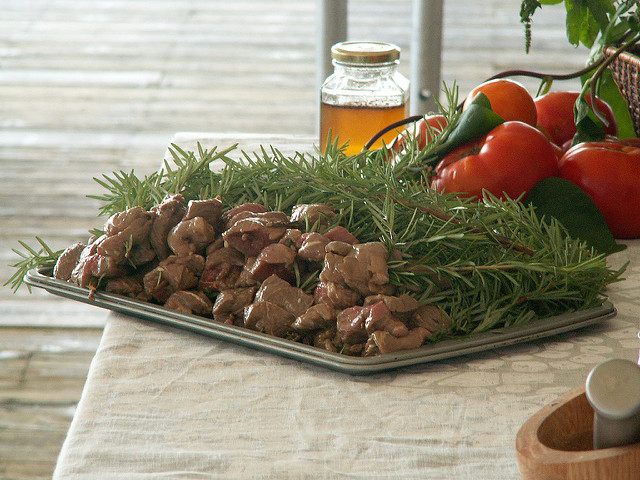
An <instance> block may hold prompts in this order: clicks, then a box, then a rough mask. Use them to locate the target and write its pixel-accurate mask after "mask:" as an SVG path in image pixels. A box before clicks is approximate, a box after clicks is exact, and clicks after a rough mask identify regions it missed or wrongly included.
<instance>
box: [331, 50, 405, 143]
mask: <svg viewBox="0 0 640 480" xmlns="http://www.w3.org/2000/svg"><path fill="white" fill-rule="evenodd" d="M331 56H332V57H333V67H334V72H333V74H332V75H330V76H329V77H328V78H327V79H326V80H325V82H324V83H323V85H322V88H321V89H320V148H321V151H322V152H324V151H325V148H326V144H327V138H328V135H329V132H331V138H332V142H333V141H335V139H336V137H337V138H338V145H340V146H342V145H343V144H344V143H346V142H347V141H348V142H349V145H348V146H347V149H346V153H347V155H353V154H355V153H359V152H360V151H361V150H362V147H363V146H364V145H365V144H366V143H367V142H368V141H369V140H370V139H371V137H373V136H374V135H375V134H376V133H378V132H379V131H380V130H382V129H383V128H384V127H386V126H388V125H390V124H391V123H393V122H396V121H398V120H402V119H403V118H406V117H407V116H408V115H409V80H407V78H406V77H404V76H403V75H402V74H400V73H399V72H398V63H399V61H400V49H399V48H398V47H397V46H395V45H392V44H390V43H379V42H342V43H338V44H336V45H334V46H333V47H332V48H331ZM397 134H398V132H397V131H395V130H394V131H391V132H389V133H387V134H386V135H384V136H383V137H382V138H381V139H379V140H378V141H377V142H376V143H375V144H374V145H372V148H378V147H381V146H382V142H383V141H384V142H385V143H386V144H389V143H390V142H391V141H392V140H393V139H394V138H395V137H396V136H397Z"/></svg>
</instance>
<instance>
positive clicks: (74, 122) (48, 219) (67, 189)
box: [0, 0, 587, 480]
mask: <svg viewBox="0 0 640 480" xmlns="http://www.w3.org/2000/svg"><path fill="white" fill-rule="evenodd" d="M445 3H446V5H445V19H444V23H445V26H444V39H443V47H444V50H443V66H442V68H443V80H444V81H445V82H447V84H448V85H452V84H453V82H454V81H455V82H456V83H457V85H458V86H459V88H460V91H461V95H464V94H466V92H467V91H468V90H469V89H470V88H472V87H473V86H474V85H476V84H477V83H479V82H481V81H482V80H483V79H485V78H487V77H488V76H490V75H492V74H494V73H496V72H498V71H501V70H505V69H510V68H531V69H536V70H539V71H550V72H568V71H572V70H575V69H577V68H579V67H580V66H581V65H582V64H583V62H584V60H585V59H586V55H587V53H586V51H585V50H584V49H574V48H572V47H570V46H568V45H567V42H566V40H565V35H564V27H563V22H564V16H563V11H562V10H561V9H558V8H555V10H554V8H553V7H549V8H548V11H545V12H539V14H537V16H536V23H535V24H534V44H533V50H532V53H530V54H529V55H526V54H525V53H524V48H523V33H522V27H521V25H520V23H519V16H518V11H519V3H520V2H517V1H514V0H487V1H481V2H476V1H473V0H451V1H447V2H445ZM315 11H316V2H315V0H278V1H276V0H237V1H234V2H227V1H223V0H153V1H150V0H137V1H130V0H86V1H77V0H75V1H74V0H19V1H16V0H0V283H2V284H3V283H5V282H6V281H7V279H8V278H9V277H10V276H11V275H12V273H13V269H12V268H10V267H9V266H8V265H9V264H11V263H14V262H15V261H17V259H18V257H17V256H16V255H15V254H14V253H13V252H12V249H14V248H16V247H18V240H25V241H27V242H28V243H30V244H31V245H35V242H34V241H33V238H34V236H35V235H39V236H41V237H42V238H43V239H45V241H46V242H47V243H49V244H50V245H51V246H52V247H54V248H56V249H57V248H64V247H66V246H67V245H69V244H71V243H73V242H74V241H77V240H78V239H83V238H85V237H86V232H87V230H89V229H90V228H92V227H95V226H100V225H102V223H103V222H104V219H103V218H97V217H96V213H97V207H98V203H97V202H96V201H94V200H90V199H87V198H86V195H88V194H96V193H101V189H100V187H99V186H98V185H97V184H96V183H95V182H94V181H93V180H92V178H93V177H99V176H101V175H102V174H105V173H106V174H109V173H111V172H113V171H115V170H120V169H124V170H131V169H135V170H136V172H138V173H139V174H141V175H143V174H145V173H149V172H151V171H152V170H153V169H154V168H156V167H157V165H159V163H160V161H161V159H162V157H163V155H164V152H165V149H166V146H167V142H168V141H169V139H170V138H171V136H172V135H173V133H174V132H176V131H217V132H245V133H246V132H256V133H282V132H286V133H301V134H313V133H314V132H315V129H316V124H315V123H316V119H315V111H316V101H317V95H318V94H317V90H316V85H315V73H314V72H315V63H314V62H315V38H316V29H315ZM349 18H350V20H349V38H350V39H374V40H380V41H389V42H394V43H397V44H398V45H400V46H401V48H402V49H403V53H402V63H401V71H402V72H403V73H405V74H406V75H408V72H409V64H408V58H409V51H410V46H409V41H410V33H409V28H410V25H411V1H410V0H406V1H401V0H373V1H365V0H358V1H356V0H353V1H351V2H350V4H349ZM523 81H524V80H523ZM524 83H525V84H526V85H527V86H528V87H530V88H531V89H532V90H534V89H535V83H534V82H529V81H524ZM576 86H577V83H573V82H569V83H567V84H565V85H563V86H562V88H575V87H576ZM105 317H106V313H105V312H103V311H101V310H98V309H95V308H92V307H89V306H85V305H79V304H75V303H73V302H71V301H67V300H60V299H57V298H53V297H51V296H50V295H48V294H46V293H43V292H40V291H34V292H33V293H32V294H29V292H28V291H27V290H26V289H21V290H19V291H18V292H17V293H16V294H13V293H12V292H11V290H10V289H9V288H7V287H4V288H0V478H2V479H6V480H9V479H11V480H26V479H44V478H50V476H51V472H52V471H53V467H54V465H55V461H56V457H57V454H58V451H59V449H60V446H61V444H62V441H63V440H64V436H65V434H66V430H67V428H68V425H69V422H70V420H71V418H72V415H73V411H74V408H75V405H76V403H77V401H78V399H79V396H80V393H81V391H82V387H83V384H84V380H85V377H86V373H87V369H88V366H89V363H90V361H91V358H92V355H93V353H94V352H95V349H96V347H97V345H98V342H99V339H100V335H101V328H102V326H103V325H104V321H105Z"/></svg>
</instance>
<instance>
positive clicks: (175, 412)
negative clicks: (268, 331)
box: [54, 244, 640, 480]
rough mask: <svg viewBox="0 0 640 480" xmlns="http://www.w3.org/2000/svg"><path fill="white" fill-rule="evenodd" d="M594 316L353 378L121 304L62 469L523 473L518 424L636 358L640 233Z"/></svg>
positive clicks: (109, 475) (138, 473)
mask: <svg viewBox="0 0 640 480" xmlns="http://www.w3.org/2000/svg"><path fill="white" fill-rule="evenodd" d="M616 257H617V258H616V260H625V259H627V258H628V259H631V260H632V264H631V265H630V266H629V270H628V274H627V280H625V282H622V283H618V284H615V285H613V286H612V295H611V300H612V301H613V302H614V305H615V306H616V308H617V309H618V315H617V316H616V317H615V318H613V319H610V320H606V321H603V322H601V323H599V324H597V325H595V326H592V327H588V328H586V329H582V330H579V331H576V332H569V333H566V334H562V335H559V336H555V337H552V338H550V339H546V340H539V341H536V342H535V343H531V342H530V343H523V344H519V345H515V346H511V347H504V348H500V349H497V350H492V351H487V352H482V353H476V354H473V355H467V356H464V357H460V358H454V359H449V360H445V361H439V362H434V363H429V364H424V365H419V366H413V367H408V368H403V369H400V370H396V371H392V372H388V373H379V374H374V375H370V376H350V375H348V374H342V373H336V372H332V371H329V370H326V369H324V368H321V367H316V366H312V365H308V364H305V363H301V362H298V361H296V360H290V359H285V358H282V357H279V356H277V355H273V354H269V353H264V352H261V351H257V350H254V349H251V348H247V347H242V346H237V345H234V344H232V343H229V342H226V341H223V340H216V339H212V338H209V337H204V336H201V335H198V334H194V333H191V332H187V331H183V330H178V329H174V328H172V327H167V326H163V325H160V324H157V323H153V322H150V321H146V320H141V319H137V318H132V317H129V316H125V315H119V314H112V315H110V317H109V319H108V322H107V326H106V329H105V332H104V336H103V338H102V341H101V344H100V346H99V349H98V351H97V353H96V356H95V358H94V360H93V362H92V365H91V368H90V372H89V377H88V380H87V384H86V387H85V389H84V392H83V395H82V399H81V401H80V403H79V405H78V409H77V412H76V415H75V417H74V419H73V422H72V425H71V428H70V430H69V433H68V437H67V439H66V441H65V443H64V446H63V448H62V451H61V454H60V457H59V461H58V464H57V467H56V470H55V474H54V479H55V480H63V479H65V480H66V479H87V480H89V479H91V480H101V479H105V480H106V479H108V480H124V479H131V480H134V479H135V480H142V479H158V478H162V479H216V478H220V479H231V478H237V479H250V478H251V479H301V478H302V479H304V478H313V479H344V478H363V479H365V478H366V479H397V478H403V479H413V478H416V479H417V478H422V479H424V478H434V479H440V478H441V479H444V478H447V479H469V478H486V479H488V478H491V479H497V480H499V479H510V480H512V479H515V478H519V473H518V467H517V462H516V455H515V437H516V434H517V431H518V429H519V428H520V426H521V425H522V423H523V422H525V421H526V420H527V419H528V418H529V417H530V416H531V415H533V414H534V413H535V412H536V411H538V410H539V409H540V408H542V407H543V406H544V405H545V404H547V403H549V402H551V401H552V400H554V399H555V398H557V397H558V396H560V395H562V394H564V393H566V392H567V391H568V390H572V389H573V388H575V387H578V386H580V385H581V384H582V383H583V382H584V380H585V378H586V376H587V374H588V372H589V371H590V370H591V368H593V366H595V365H596V364H597V363H599V362H600V361H603V360H605V359H607V358H611V357H620V358H628V359H632V360H634V361H635V360H637V357H638V346H639V340H638V315H639V314H640V298H639V297H640V288H638V287H639V286H640V285H639V283H640V261H639V260H640V244H639V245H634V246H632V247H631V248H630V249H628V250H627V251H626V252H621V253H619V254H616Z"/></svg>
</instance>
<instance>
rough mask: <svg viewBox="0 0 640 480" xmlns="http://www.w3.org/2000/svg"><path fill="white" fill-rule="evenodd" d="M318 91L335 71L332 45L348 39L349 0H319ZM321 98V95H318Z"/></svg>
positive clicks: (317, 107)
mask: <svg viewBox="0 0 640 480" xmlns="http://www.w3.org/2000/svg"><path fill="white" fill-rule="evenodd" d="M316 4H317V8H318V14H317V22H318V23H317V41H316V92H317V94H318V96H319V95H320V87H321V86H322V83H323V82H324V81H325V79H326V78H327V77H328V76H329V75H330V74H331V72H332V71H333V65H332V64H331V47H332V46H333V45H334V44H336V43H338V42H344V41H345V40H346V39H347V0H317V3H316ZM318 98H319V97H318ZM316 104H317V106H316V135H317V134H319V132H320V101H319V100H318V101H317V102H316Z"/></svg>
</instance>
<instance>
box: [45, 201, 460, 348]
mask: <svg viewBox="0 0 640 480" xmlns="http://www.w3.org/2000/svg"><path fill="white" fill-rule="evenodd" d="M334 218H335V212H333V211H332V210H331V209H330V208H329V207H328V206H327V205H322V204H316V205H297V206H296V207H294V208H293V210H292V213H291V215H287V214H285V213H283V212H274V211H267V209H266V208H265V207H264V206H262V205H259V204H244V205H240V206H236V207H234V208H231V209H228V210H226V211H225V208H224V206H223V203H222V201H221V200H220V199H219V198H215V199H211V200H201V201H190V202H186V201H185V199H184V198H183V197H182V196H181V195H168V196H167V197H166V198H165V199H164V200H163V201H162V203H160V204H159V205H156V206H154V207H153V208H151V209H150V210H148V211H147V210H145V209H143V208H142V207H135V208H131V209H129V210H127V211H124V212H121V213H117V214H115V215H113V216H112V217H111V218H109V220H108V221H107V223H106V224H105V227H104V234H103V235H101V236H100V237H98V238H94V239H92V240H91V241H90V242H89V243H88V244H87V245H85V244H81V243H79V244H75V245H72V246H71V247H69V248H67V249H66V250H65V251H64V253H63V254H62V255H61V256H60V258H59V259H58V262H57V264H56V266H55V270H54V276H55V277H56V278H59V279H62V280H66V281H70V282H74V283H76V284H78V285H80V286H82V287H89V288H93V289H95V288H99V289H104V290H106V291H108V292H112V293H117V294H122V295H126V296H129V297H133V298H136V299H140V300H144V301H149V302H153V303H158V304H162V305H164V306H165V307H166V308H169V309H174V310H178V311H180V312H185V313H190V314H195V315H200V316H205V317H210V318H213V320H214V321H218V322H225V323H228V324H233V325H237V326H243V327H246V328H249V329H252V330H256V331H260V332H264V333H267V334H270V335H276V336H278V337H284V338H288V339H291V340H295V341H300V342H303V343H306V344H309V345H314V346H316V347H319V348H323V349H327V350H330V351H335V352H341V353H344V354H347V355H357V356H370V355H376V354H379V353H389V352H394V351H398V350H405V349H412V348H416V347H419V346H420V345H422V344H423V343H424V342H425V340H426V339H427V338H429V337H431V336H432V335H434V334H436V333H439V332H446V331H447V330H448V329H449V328H450V326H451V321H450V319H449V317H448V316H447V315H446V314H445V313H443V312H442V311H441V310H440V309H439V308H437V307H435V306H429V305H420V304H419V303H418V302H417V301H416V300H415V299H414V298H413V297H412V296H410V295H408V294H406V293H405V294H401V295H397V296H395V295H394V293H395V290H396V289H395V288H394V286H393V285H391V284H390V283H389V275H388V268H387V259H388V257H389V252H388V251H387V248H386V247H385V246H384V244H382V243H379V242H369V243H359V242H358V240H357V239H356V238H355V237H354V236H353V235H352V234H351V233H350V232H349V231H348V230H347V229H345V228H344V227H341V226H333V227H330V225H331V224H332V222H331V221H332V219H334ZM306 226H313V228H309V230H313V231H306V230H307V229H306V228H305V227H306ZM320 232H322V233H320ZM305 278H310V279H311V280H312V281H311V285H312V289H311V290H308V291H309V292H312V293H307V292H305V291H304V290H302V289H301V288H298V287H296V286H295V285H299V284H300V281H301V279H305Z"/></svg>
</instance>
